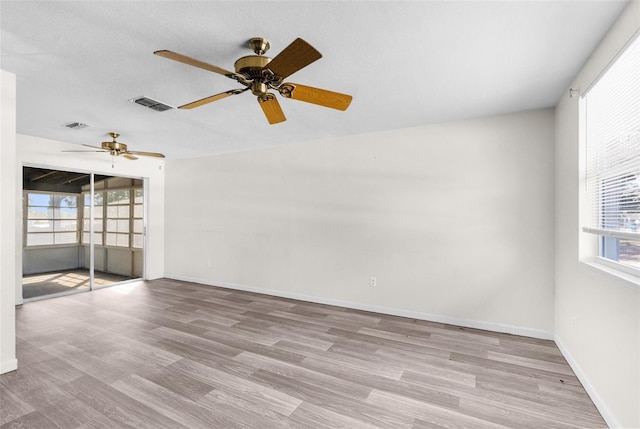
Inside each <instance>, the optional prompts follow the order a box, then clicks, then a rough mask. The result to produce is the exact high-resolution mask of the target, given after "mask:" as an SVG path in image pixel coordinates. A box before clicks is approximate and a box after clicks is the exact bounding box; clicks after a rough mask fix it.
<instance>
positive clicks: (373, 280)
mask: <svg viewBox="0 0 640 429" xmlns="http://www.w3.org/2000/svg"><path fill="white" fill-rule="evenodd" d="M377 284H378V280H377V279H376V278H375V277H369V286H370V287H376V285H377Z"/></svg>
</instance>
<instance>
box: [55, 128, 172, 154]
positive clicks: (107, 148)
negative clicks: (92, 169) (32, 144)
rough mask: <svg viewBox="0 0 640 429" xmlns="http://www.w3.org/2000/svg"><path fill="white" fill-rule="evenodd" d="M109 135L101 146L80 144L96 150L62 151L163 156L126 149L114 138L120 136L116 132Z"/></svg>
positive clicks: (125, 146)
mask: <svg viewBox="0 0 640 429" xmlns="http://www.w3.org/2000/svg"><path fill="white" fill-rule="evenodd" d="M109 136H111V138H112V139H113V140H112V141H110V142H102V145H101V147H97V146H91V145H88V144H83V145H82V146H86V147H90V148H92V149H96V150H63V151H62V152H108V153H109V155H111V156H113V157H116V156H120V155H122V156H123V158H127V159H130V160H136V159H138V157H137V156H135V155H140V156H153V157H156V158H164V155H163V154H161V153H156V152H139V151H134V150H128V149H127V145H126V144H124V143H120V142H117V141H116V139H117V138H118V137H119V136H120V134H118V133H114V132H111V133H109Z"/></svg>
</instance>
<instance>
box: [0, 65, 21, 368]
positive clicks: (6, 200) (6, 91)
mask: <svg viewBox="0 0 640 429" xmlns="http://www.w3.org/2000/svg"><path fill="white" fill-rule="evenodd" d="M0 97H1V100H0V178H1V179H2V180H0V374H3V373H5V372H8V371H13V370H15V369H16V368H17V367H18V361H17V360H16V338H15V284H16V283H17V282H18V279H17V277H16V273H17V268H16V253H18V252H17V249H16V235H17V233H16V221H15V219H16V207H15V204H14V202H15V201H16V198H17V194H16V183H17V175H16V169H15V164H16V77H15V75H14V74H11V73H8V72H5V71H3V70H0Z"/></svg>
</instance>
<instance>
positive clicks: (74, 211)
mask: <svg viewBox="0 0 640 429" xmlns="http://www.w3.org/2000/svg"><path fill="white" fill-rule="evenodd" d="M26 228H27V231H26V238H27V239H26V243H27V246H52V245H60V244H77V243H78V196H77V195H69V194H54V193H42V192H28V193H27V227H26Z"/></svg>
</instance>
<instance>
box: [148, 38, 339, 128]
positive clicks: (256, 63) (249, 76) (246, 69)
mask: <svg viewBox="0 0 640 429" xmlns="http://www.w3.org/2000/svg"><path fill="white" fill-rule="evenodd" d="M249 46H250V47H251V49H253V52H254V53H255V55H248V56H245V57H242V58H240V59H238V60H237V61H236V62H235V64H234V68H235V71H234V72H232V71H228V70H225V69H222V68H220V67H218V66H214V65H213V64H208V63H205V62H203V61H200V60H196V59H194V58H190V57H187V56H185V55H182V54H178V53H176V52H172V51H167V50H161V51H156V52H154V54H155V55H159V56H161V57H164V58H168V59H170V60H174V61H178V62H181V63H184V64H188V65H191V66H194V67H199V68H201V69H205V70H209V71H212V72H214V73H218V74H221V75H223V76H226V77H228V78H230V79H233V80H235V81H237V82H238V83H240V84H241V85H243V86H244V88H238V89H231V90H229V91H225V92H222V93H220V94H216V95H212V96H210V97H206V98H203V99H200V100H197V101H193V102H191V103H187V104H184V105H182V106H179V107H178V108H179V109H193V108H194V107H199V106H202V105H204V104H207V103H211V102H213V101H217V100H221V99H223V98H226V97H229V96H232V95H238V94H242V93H243V92H245V91H249V90H250V91H251V93H252V94H253V95H255V96H256V97H257V98H258V103H259V105H260V107H261V108H262V111H263V112H264V114H265V116H266V117H267V121H269V123H270V124H277V123H279V122H283V121H286V119H287V118H286V117H285V116H284V113H283V111H282V108H281V107H280V103H279V102H278V100H277V98H276V97H275V95H274V94H273V92H269V91H271V90H273V91H277V92H279V93H280V95H282V96H283V97H284V98H291V99H294V100H299V101H306V102H307V103H313V104H317V105H320V106H324V107H330V108H332V109H338V110H347V108H348V107H349V104H350V103H351V99H352V97H351V96H350V95H347V94H341V93H339V92H333V91H327V90H325V89H319V88H314V87H311V86H305V85H300V84H297V83H290V82H283V81H284V79H285V78H287V77H288V76H290V75H292V74H293V73H295V72H297V71H298V70H300V69H302V68H304V67H306V66H308V65H309V64H311V63H312V62H314V61H316V60H319V59H320V58H322V54H320V52H318V51H317V50H316V49H315V48H314V47H313V46H311V45H310V44H309V43H307V42H305V41H304V40H302V39H300V38H297V39H296V40H294V41H293V42H292V43H291V44H290V45H289V46H287V47H286V48H284V50H283V51H282V52H280V53H279V54H278V55H276V56H275V57H274V58H269V57H266V56H264V54H265V53H266V52H267V51H268V50H269V47H270V44H269V41H268V40H266V39H264V38H262V37H254V38H252V39H250V40H249Z"/></svg>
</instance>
